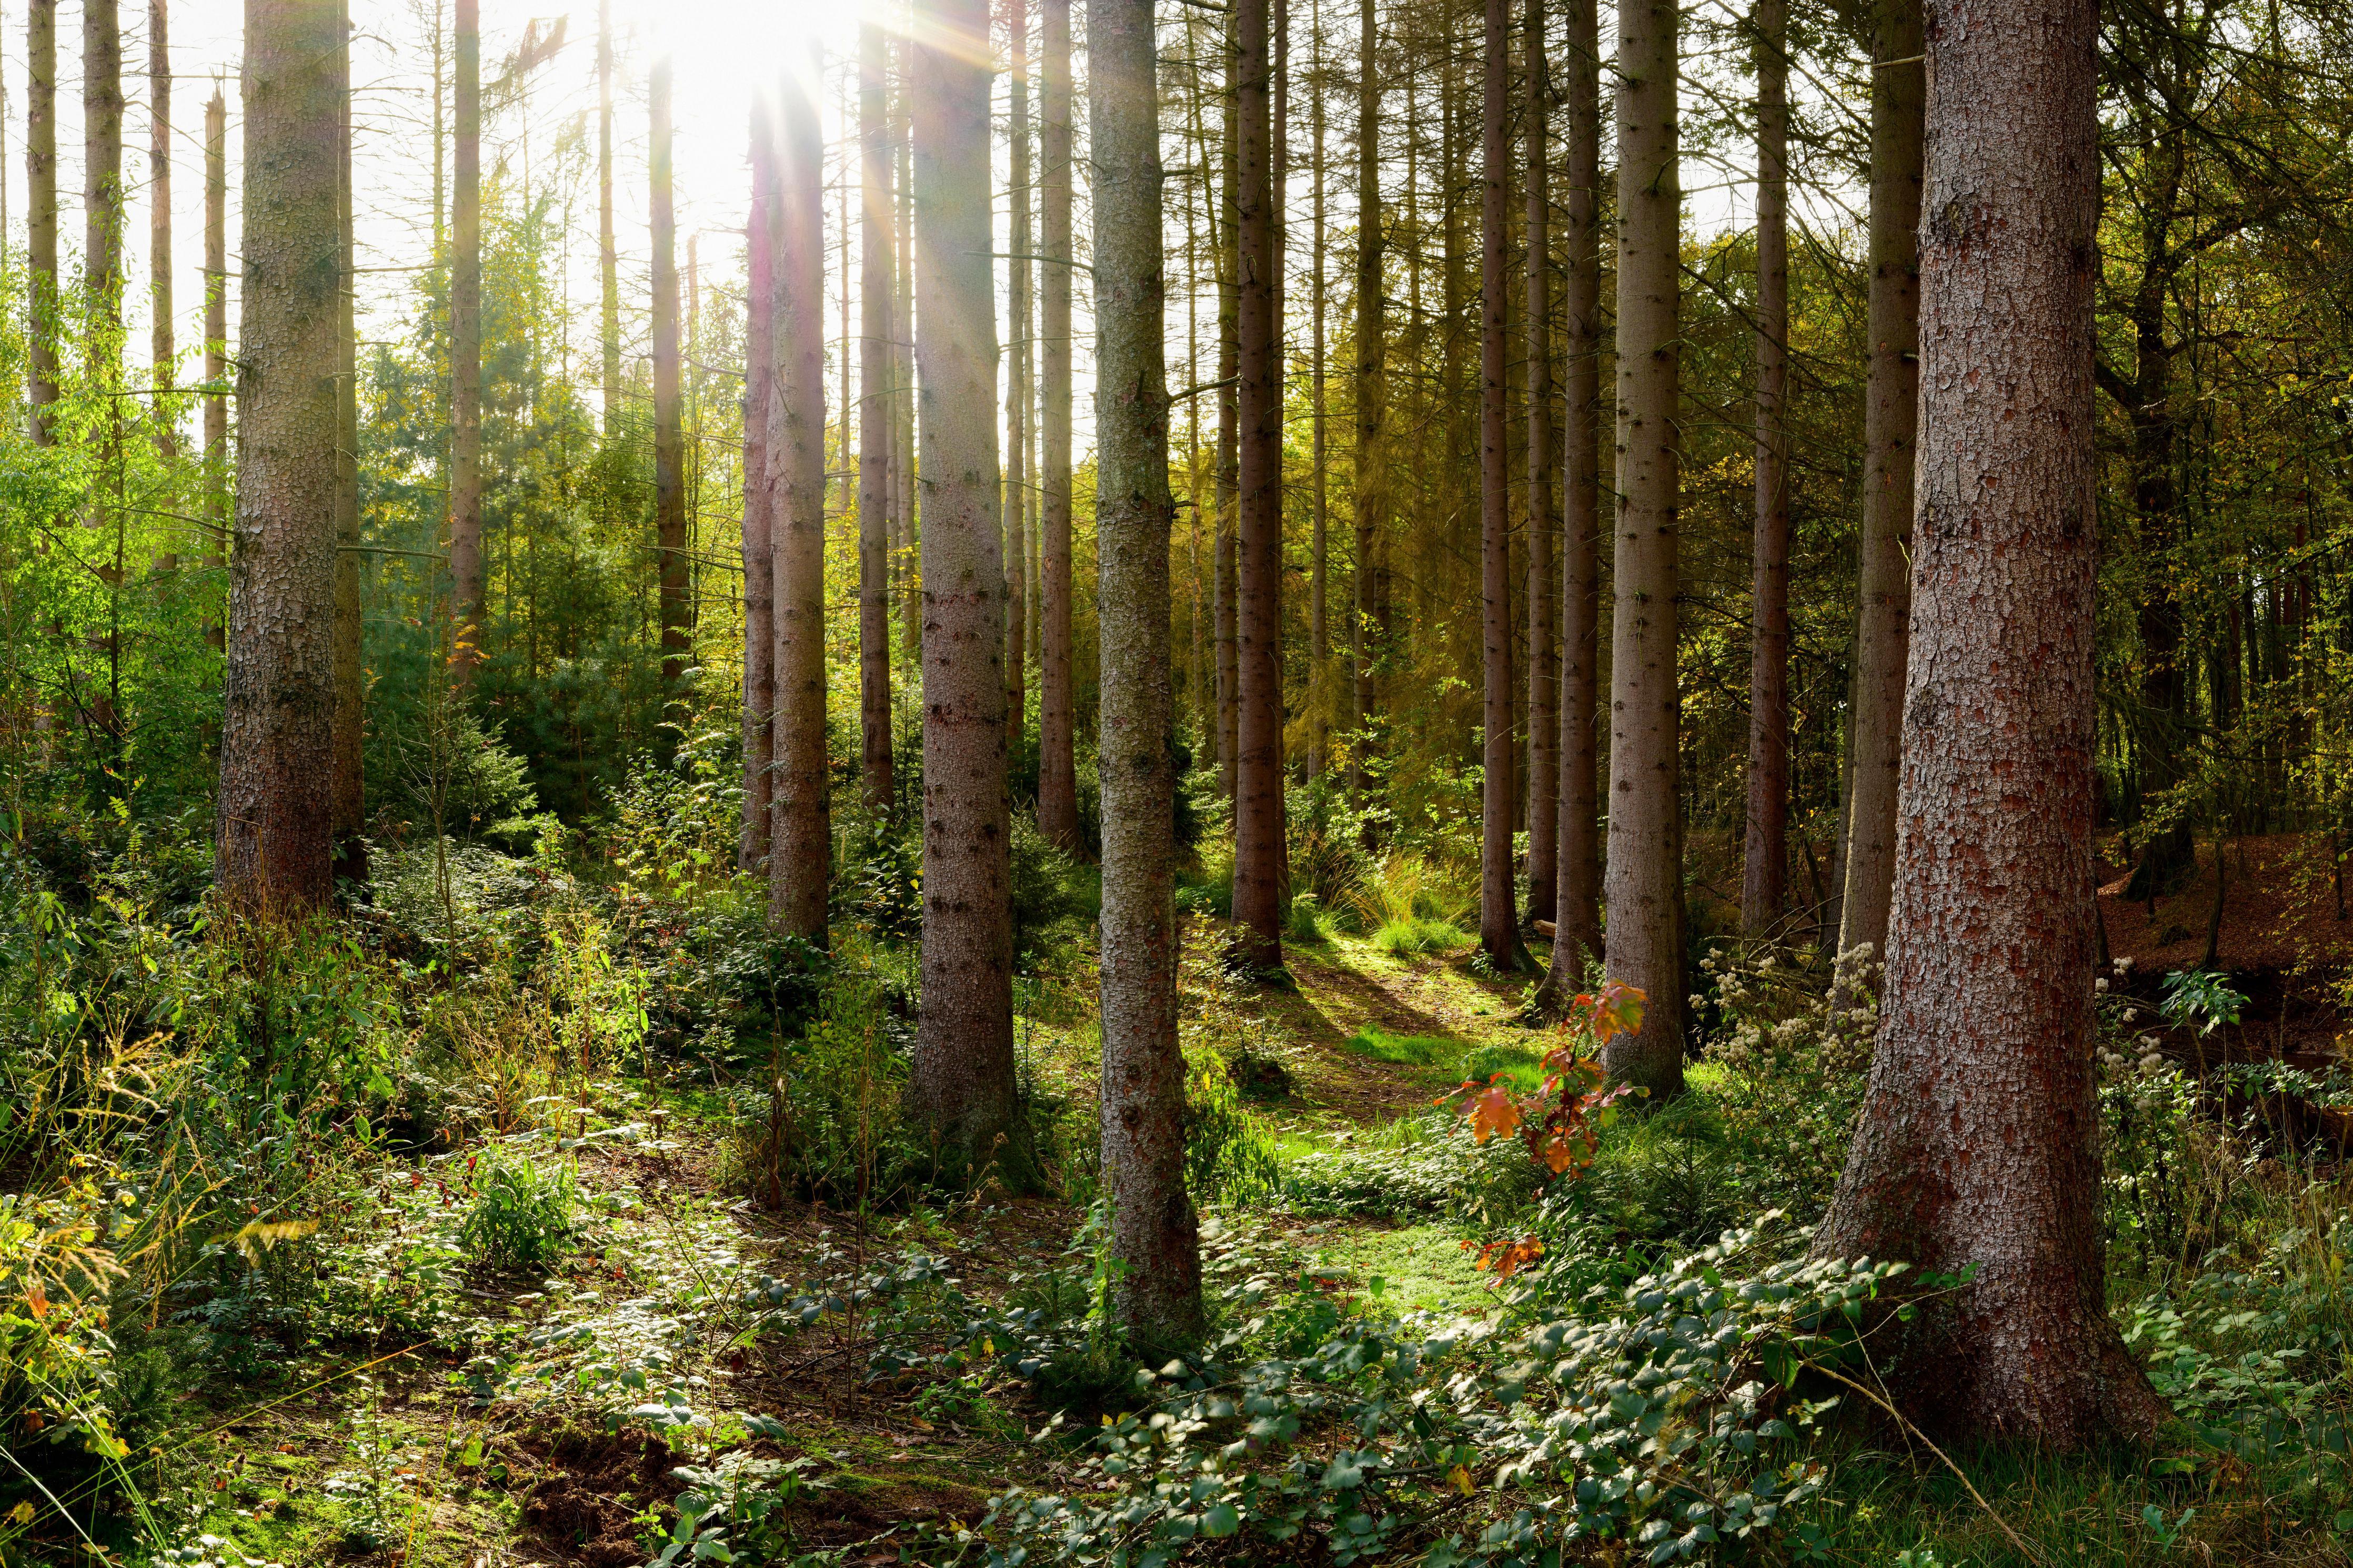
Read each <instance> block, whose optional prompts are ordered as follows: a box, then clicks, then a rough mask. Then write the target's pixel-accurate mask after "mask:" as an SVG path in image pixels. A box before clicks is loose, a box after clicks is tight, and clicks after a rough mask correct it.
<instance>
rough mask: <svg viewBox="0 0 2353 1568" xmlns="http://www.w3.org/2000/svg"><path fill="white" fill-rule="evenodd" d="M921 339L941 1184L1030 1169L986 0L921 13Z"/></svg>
mask: <svg viewBox="0 0 2353 1568" xmlns="http://www.w3.org/2000/svg"><path fill="white" fill-rule="evenodd" d="M915 39H916V43H915V84H914V148H915V169H914V174H915V213H916V226H915V309H916V310H917V311H918V312H919V314H920V318H921V320H920V326H919V331H918V333H917V336H916V340H915V358H916V375H917V379H918V382H919V384H920V395H921V397H922V402H923V462H922V466H921V469H920V472H919V474H918V476H917V479H918V482H919V483H920V484H921V485H922V487H923V1019H922V1023H921V1026H920V1027H919V1028H918V1031H917V1034H916V1039H915V1049H914V1056H913V1062H912V1070H911V1072H910V1075H909V1079H908V1103H909V1105H910V1107H911V1108H912V1109H913V1111H914V1112H915V1114H916V1115H917V1116H918V1117H919V1118H920V1119H921V1120H922V1121H924V1122H925V1123H927V1124H928V1125H929V1127H930V1128H931V1130H932V1133H933V1136H934V1147H935V1148H936V1149H937V1150H938V1151H939V1158H940V1160H941V1162H942V1163H943V1165H944V1168H945V1170H946V1172H947V1173H950V1174H951V1175H959V1176H964V1177H965V1178H968V1179H977V1178H978V1177H979V1176H980V1175H981V1174H982V1173H983V1172H984V1171H985V1170H986V1169H987V1168H988V1167H989V1166H991V1165H992V1164H994V1166H995V1167H996V1169H997V1174H998V1175H999V1177H1000V1178H1001V1179H1004V1180H1006V1181H1008V1183H1010V1184H1015V1185H1021V1184H1027V1182H1028V1180H1029V1171H1030V1163H1029V1150H1028V1145H1027V1141H1026V1139H1025V1138H1024V1136H1023V1132H1022V1129H1021V1126H1020V1121H1019V1117H1020V1110H1019V1106H1018V1101H1017V1100H1016V1097H1015V1090H1014V1075H1013V989H1012V985H1013V931H1012V921H1011V919H1010V906H1009V903H1008V885H1007V881H1006V877H1007V864H1006V849H1007V842H1006V841H1007V837H1008V831H1009V825H1008V818H1007V812H1006V800H1005V763H1006V751H1005V746H1006V733H1005V699H1006V683H1005V670H1004V658H1005V652H1004V650H1005V605H1006V601H1005V567H1004V563H1003V562H1002V561H1001V560H1000V559H999V558H998V544H997V540H998V532H997V438H996V434H995V432H994V430H993V429H992V428H991V426H992V423H993V422H992V421H991V419H990V417H989V410H990V407H991V405H992V404H993V403H994V402H995V398H994V396H993V394H994V392H995V390H996V378H997V323H996V301H995V300H994V298H993V290H992V289H991V287H990V276H991V273H992V270H993V269H992V268H991V267H990V266H989V261H988V253H989V248H990V247H989V231H990V223H989V194H990V191H991V190H992V188H993V185H992V182H991V181H990V179H989V171H988V162H989V158H988V153H989V143H990V138H989V134H988V100H989V59H990V54H989V47H988V5H987V0H918V4H917V5H916V8H915Z"/></svg>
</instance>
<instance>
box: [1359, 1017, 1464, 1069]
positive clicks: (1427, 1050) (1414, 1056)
mask: <svg viewBox="0 0 2353 1568" xmlns="http://www.w3.org/2000/svg"><path fill="white" fill-rule="evenodd" d="M1348 1049H1350V1050H1351V1051H1354V1052H1355V1053H1356V1055H1358V1056H1360V1057H1370V1058H1373V1059H1374V1060H1375V1061H1381V1062H1395V1063H1397V1064H1398V1066H1400V1067H1417V1068H1426V1067H1437V1066H1440V1064H1442V1063H1446V1062H1450V1061H1451V1060H1453V1059H1454V1058H1456V1057H1458V1056H1460V1055H1461V1052H1462V1047H1461V1045H1459V1044H1457V1043H1456V1042H1455V1041H1452V1040H1449V1039H1444V1038H1441V1037H1439V1036H1437V1035H1393V1034H1390V1033H1389V1032H1388V1030H1387V1029H1382V1028H1377V1027H1375V1026H1372V1025H1370V1024H1367V1025H1366V1026H1364V1027H1363V1028H1361V1029H1359V1030H1357V1031H1356V1033H1355V1034H1353V1035H1351V1036H1349V1037H1348Z"/></svg>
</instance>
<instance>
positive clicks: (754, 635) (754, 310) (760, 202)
mask: <svg viewBox="0 0 2353 1568" xmlns="http://www.w3.org/2000/svg"><path fill="white" fill-rule="evenodd" d="M777 200H778V192H777V189H776V122H775V121H774V120H773V119H772V118H771V115H770V111H769V110H768V108H767V107H766V105H765V100H755V101H754V104H753V107H752V210H751V216H750V218H749V219H748V220H747V222H746V223H745V225H744V270H745V274H746V283H745V288H744V833H743V837H742V839H741V840H740V841H739V843H738V844H737V846H736V851H735V863H736V865H737V867H738V868H740V869H742V870H745V871H749V872H753V873H754V874H760V875H765V870H766V866H767V859H768V829H769V817H770V815H771V803H772V802H773V801H774V799H775V789H776V771H775V767H774V763H775V761H776V751H775V737H776V549H775V544H774V542H773V539H774V531H773V519H772V516H771V513H772V511H773V509H774V504H775V502H774V494H773V492H772V491H771V489H769V485H768V412H769V405H770V404H771V402H772V401H773V399H774V397H775V389H776V251H777V249H778V248H779V244H780V241H781V238H782V236H783V228H784V217H783V215H782V214H781V213H780V212H779V211H778V210H777V205H776V204H777Z"/></svg>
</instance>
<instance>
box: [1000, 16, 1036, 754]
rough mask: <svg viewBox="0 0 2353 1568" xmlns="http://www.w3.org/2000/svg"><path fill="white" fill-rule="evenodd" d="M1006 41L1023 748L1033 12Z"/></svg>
mask: <svg viewBox="0 0 2353 1568" xmlns="http://www.w3.org/2000/svg"><path fill="white" fill-rule="evenodd" d="M1005 26H1006V41H1007V45H1008V54H1009V56H1010V58H1009V60H1008V76H1009V78H1010V97H1011V101H1010V103H1009V105H1008V110H1009V111H1008V115H1007V119H1006V123H1007V127H1008V130H1007V141H1008V144H1009V145H1008V153H1009V160H1010V163H1011V165H1012V167H1011V170H1010V174H1011V183H1010V189H1009V190H1008V192H1007V197H1008V206H1009V208H1010V210H1011V215H1012V216H1011V219H1010V222H1009V225H1008V228H1009V235H1010V243H1009V244H1008V246H1007V247H1006V248H1007V250H1008V253H1009V258H1008V261H1007V262H1006V289H1005V293H1006V321H1005V328H1006V337H1007V342H1006V355H1005V360H1006V363H1005V589H1006V601H1007V603H1006V616H1005V638H1006V640H1005V708H1006V714H1005V722H1006V728H1007V734H1008V739H1009V740H1010V741H1011V742H1012V744H1013V745H1014V746H1016V747H1018V746H1019V745H1020V744H1021V742H1022V740H1023V738H1024V736H1025V734H1026V732H1027V731H1028V729H1029V636H1028V633H1029V580H1028V571H1027V568H1028V564H1029V467H1028V465H1027V463H1026V462H1025V461H1024V460H1023V459H1024V458H1025V456H1026V454H1027V452H1028V442H1027V440H1026V431H1027V428H1028V424H1027V421H1028V416H1029V385H1028V377H1027V376H1026V375H1025V374H1023V371H1024V367H1025V366H1026V365H1027V364H1028V363H1029V257H1030V248H1029V244H1030V241H1029V6H1028V5H1026V4H1025V0H1007V3H1006V7H1005Z"/></svg>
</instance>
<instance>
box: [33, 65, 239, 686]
mask: <svg viewBox="0 0 2353 1568" xmlns="http://www.w3.org/2000/svg"><path fill="white" fill-rule="evenodd" d="M54 205H55V204H54V203H52V206H53V207H54ZM227 380H228V105H227V103H226V102H224V101H223V100H222V98H221V94H220V89H219V88H217V87H216V88H214V89H213V96H212V101H211V102H209V103H207V104H206V105H205V384H206V385H207V386H209V387H212V388H214V389H215V390H213V391H210V392H207V393H206V394H205V489H206V494H207V495H208V496H209V497H210V498H211V499H210V503H209V505H208V506H207V507H206V516H207V517H209V518H210V519H211V520H212V521H213V523H214V524H215V525H216V527H221V528H226V527H227V526H228V393H227ZM215 636H216V637H217V636H218V632H217V628H216V632H215ZM215 646H218V644H217V642H216V644H215Z"/></svg>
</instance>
